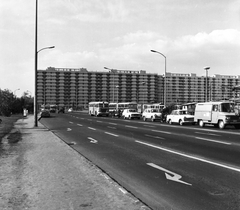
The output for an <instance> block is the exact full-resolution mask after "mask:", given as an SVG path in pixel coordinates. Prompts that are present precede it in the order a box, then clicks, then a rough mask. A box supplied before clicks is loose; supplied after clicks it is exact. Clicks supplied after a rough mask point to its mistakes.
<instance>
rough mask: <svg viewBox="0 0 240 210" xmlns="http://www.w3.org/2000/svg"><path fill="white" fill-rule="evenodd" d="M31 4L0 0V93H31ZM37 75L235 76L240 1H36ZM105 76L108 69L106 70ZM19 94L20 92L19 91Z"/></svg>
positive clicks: (239, 71) (239, 66)
mask: <svg viewBox="0 0 240 210" xmlns="http://www.w3.org/2000/svg"><path fill="white" fill-rule="evenodd" d="M35 4H36V1H34V0H31V1H30V0H1V4H0V73H1V75H0V88H1V89H9V90H11V91H13V92H15V93H16V94H17V95H18V96H21V95H22V93H23V92H24V91H27V90H28V91H30V92H31V93H32V94H34V50H35ZM53 45H54V46H55V49H51V50H44V51H41V52H40V53H39V54H38V61H39V62H38V69H46V68H47V67H49V66H52V67H56V68H87V69H88V70H89V71H104V66H106V67H108V68H112V69H119V70H123V69H124V70H146V71H147V72H148V73H158V74H160V75H163V74H164V57H163V56H161V55H159V54H156V53H152V52H150V50H151V49H153V50H157V51H159V52H161V53H163V54H164V55H165V56H166V57H167V72H172V73H197V75H199V76H204V75H205V71H204V67H205V66H210V67H211V69H210V70H209V75H210V76H211V75H213V74H224V75H240V0H38V50H39V49H42V48H44V47H48V46H53ZM105 71H106V70H105ZM18 88H20V90H17V89H18Z"/></svg>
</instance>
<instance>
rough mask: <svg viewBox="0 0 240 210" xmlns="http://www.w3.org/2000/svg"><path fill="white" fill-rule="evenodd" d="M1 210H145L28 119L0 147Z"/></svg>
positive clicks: (98, 170)
mask: <svg viewBox="0 0 240 210" xmlns="http://www.w3.org/2000/svg"><path fill="white" fill-rule="evenodd" d="M0 209H1V210H23V209H34V210H35V209H41V210H55V209H56V210H75V209H76V210H78V209H79V210H81V209H84V210H89V209H97V210H98V209H99V210H102V209H103V210H108V209H114V210H117V209H124V210H139V209H140V210H148V209H150V208H148V207H147V206H146V205H145V204H143V203H142V202H141V201H140V200H138V199H137V198H135V197H134V196H133V195H132V194H131V193H130V192H128V191H127V190H125V189H124V188H123V187H122V186H120V185H119V184H118V183H116V182H115V181H114V180H113V179H111V177H109V176H108V175H107V174H105V173H104V172H103V171H102V170H101V169H100V168H98V167H97V166H95V165H94V164H93V163H92V162H90V161H89V160H87V159H86V158H84V157H83V156H82V155H81V154H79V153H78V152H77V151H75V150H74V149H72V148H71V147H70V146H69V145H67V144H66V143H65V142H63V141H62V140H61V139H60V138H58V137H57V136H55V135H54V134H53V133H52V132H51V131H50V130H48V129H47V128H45V127H44V126H43V125H42V124H41V122H40V121H39V122H38V127H34V117H33V115H28V116H27V117H25V118H22V119H20V120H18V121H17V122H16V123H15V125H14V129H13V130H12V131H11V133H9V134H8V135H7V136H5V137H4V138H3V139H2V143H1V144H0Z"/></svg>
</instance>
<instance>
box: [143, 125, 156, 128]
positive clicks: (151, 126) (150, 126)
mask: <svg viewBox="0 0 240 210" xmlns="http://www.w3.org/2000/svg"><path fill="white" fill-rule="evenodd" d="M144 126H145V127H149V128H155V126H153V125H144Z"/></svg>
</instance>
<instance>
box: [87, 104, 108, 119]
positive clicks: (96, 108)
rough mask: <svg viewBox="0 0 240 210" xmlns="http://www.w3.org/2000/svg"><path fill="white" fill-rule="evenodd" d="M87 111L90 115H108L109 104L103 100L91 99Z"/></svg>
mask: <svg viewBox="0 0 240 210" xmlns="http://www.w3.org/2000/svg"><path fill="white" fill-rule="evenodd" d="M88 113H89V115H91V116H96V117H98V116H106V117H108V115H109V104H108V102H105V101H96V102H94V101H92V102H90V103H89V105H88Z"/></svg>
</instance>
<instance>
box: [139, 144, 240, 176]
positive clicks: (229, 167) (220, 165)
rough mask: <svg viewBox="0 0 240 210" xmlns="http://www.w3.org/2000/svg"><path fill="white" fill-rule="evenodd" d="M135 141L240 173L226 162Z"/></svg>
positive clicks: (238, 169)
mask: <svg viewBox="0 0 240 210" xmlns="http://www.w3.org/2000/svg"><path fill="white" fill-rule="evenodd" d="M135 142H136V143H139V144H143V145H146V146H149V147H153V148H156V149H160V150H163V151H165V152H169V153H173V154H176V155H180V156H183V157H187V158H190V159H194V160H198V161H201V162H204V163H209V164H212V165H215V166H219V167H222V168H226V169H229V170H232V171H236V172H239V173H240V168H235V167H231V166H228V165H224V164H221V163H216V162H213V161H210V160H206V159H203V158H198V157H195V156H192V155H187V154H184V153H181V152H176V151H174V150H170V149H166V148H164V147H159V146H156V145H153V144H148V143H146V142H142V141H138V140H136V141H135Z"/></svg>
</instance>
